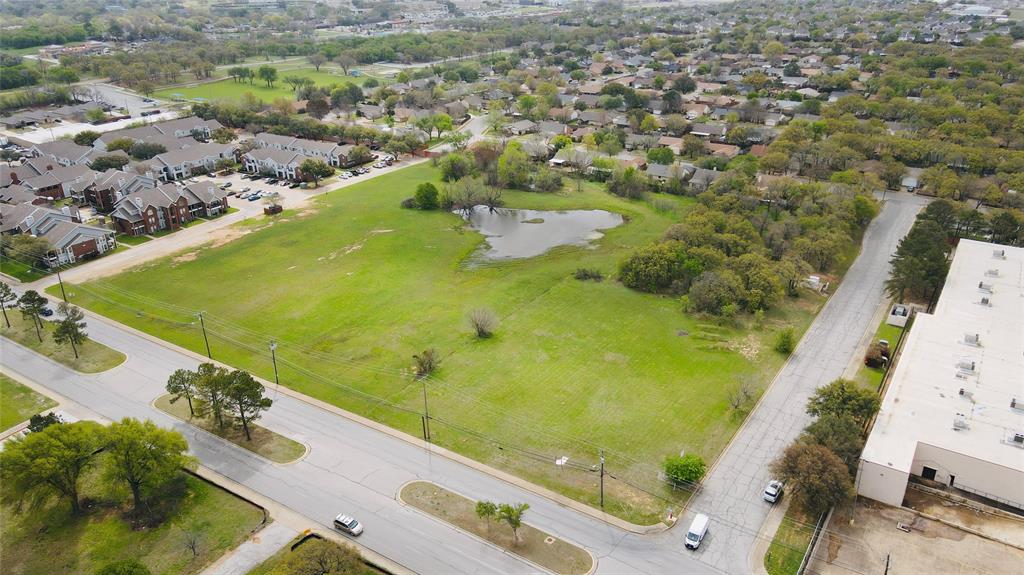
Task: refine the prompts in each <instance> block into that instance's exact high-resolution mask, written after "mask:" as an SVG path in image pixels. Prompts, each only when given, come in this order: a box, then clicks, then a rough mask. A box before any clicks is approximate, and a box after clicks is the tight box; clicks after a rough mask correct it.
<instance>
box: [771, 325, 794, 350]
mask: <svg viewBox="0 0 1024 575" xmlns="http://www.w3.org/2000/svg"><path fill="white" fill-rule="evenodd" d="M794 348H796V335H795V334H794V333H793V328H786V329H784V330H782V331H780V332H779V334H778V335H776V336H775V351H777V352H779V353H781V354H782V355H789V354H791V353H793V349H794Z"/></svg>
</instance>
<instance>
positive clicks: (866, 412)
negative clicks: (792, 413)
mask: <svg viewBox="0 0 1024 575" xmlns="http://www.w3.org/2000/svg"><path fill="white" fill-rule="evenodd" d="M878 406H879V399H878V394H877V393H875V392H873V391H871V390H870V389H861V388H860V387H858V386H857V384H856V383H854V382H852V381H850V380H848V379H842V378H840V379H837V380H835V381H833V382H831V383H829V384H828V385H823V386H821V387H819V388H818V389H816V390H815V391H814V393H813V394H812V395H811V397H810V399H808V400H807V413H808V414H810V415H813V416H814V417H822V416H825V415H836V416H849V417H851V418H853V420H854V421H856V422H857V424H858V425H864V424H865V423H867V421H868V420H869V419H871V416H873V415H874V414H875V413H876V412H877V411H878Z"/></svg>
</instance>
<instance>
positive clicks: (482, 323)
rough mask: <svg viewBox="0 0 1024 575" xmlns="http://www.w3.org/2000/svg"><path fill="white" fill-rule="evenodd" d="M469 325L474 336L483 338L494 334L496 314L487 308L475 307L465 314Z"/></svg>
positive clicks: (496, 324) (496, 321) (496, 323)
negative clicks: (474, 333)
mask: <svg viewBox="0 0 1024 575" xmlns="http://www.w3.org/2000/svg"><path fill="white" fill-rule="evenodd" d="M467 318H468V319H469V326H470V327H472V328H473V331H475V332H476V336H477V337H479V338H481V339H485V338H488V337H491V336H492V335H494V330H495V329H496V328H497V327H498V316H497V315H496V314H495V313H494V312H493V311H491V310H489V309H487V308H483V307H481V308H477V309H474V310H472V311H470V312H469V314H468V315H467Z"/></svg>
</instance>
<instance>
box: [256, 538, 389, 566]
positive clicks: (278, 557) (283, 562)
mask: <svg viewBox="0 0 1024 575" xmlns="http://www.w3.org/2000/svg"><path fill="white" fill-rule="evenodd" d="M293 547H294V549H292V548H293ZM310 547H313V548H314V549H316V548H318V547H339V545H338V544H337V543H335V542H334V541H329V540H327V539H319V538H318V537H316V536H303V535H300V536H299V537H297V538H295V539H294V540H292V541H291V542H290V543H289V544H288V545H285V546H284V547H283V548H281V550H280V551H278V552H277V553H274V554H273V555H271V556H270V558H269V559H267V560H266V561H264V562H263V563H260V564H259V565H257V566H256V568H255V569H253V570H252V571H249V572H248V573H247V574H246V575H294V572H293V571H291V570H290V569H289V565H288V560H289V559H290V558H291V557H292V556H293V555H295V554H296V553H301V552H302V551H303V550H306V549H309V548H310ZM348 547H351V546H348ZM352 553H355V554H356V555H358V554H359V552H358V551H356V550H354V549H353V550H352ZM314 554H315V551H314ZM331 573H332V575H384V571H381V570H380V569H377V568H375V567H373V566H371V565H367V564H365V563H364V564H362V565H360V566H357V567H355V568H354V569H350V570H348V571H344V572H342V573H336V572H334V571H332V572H331Z"/></svg>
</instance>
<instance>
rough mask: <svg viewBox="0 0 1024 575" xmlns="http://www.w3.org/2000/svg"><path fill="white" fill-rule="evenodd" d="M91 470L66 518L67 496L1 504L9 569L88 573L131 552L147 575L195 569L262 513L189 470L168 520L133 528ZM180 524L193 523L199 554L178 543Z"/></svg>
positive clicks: (28, 573)
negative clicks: (79, 507) (81, 506)
mask: <svg viewBox="0 0 1024 575" xmlns="http://www.w3.org/2000/svg"><path fill="white" fill-rule="evenodd" d="M98 476H99V474H98V473H96V472H93V473H91V476H90V477H89V478H88V479H87V480H86V481H85V484H84V485H83V490H82V495H83V498H84V499H85V500H86V501H88V503H89V509H88V511H87V513H86V514H85V515H84V516H82V517H73V516H71V514H70V506H69V505H68V504H67V502H61V503H56V502H54V503H51V504H48V505H46V506H44V507H42V508H40V509H32V510H28V509H22V510H21V511H18V510H17V509H16V508H15V507H14V506H13V505H3V506H2V507H0V519H2V521H0V534H2V538H0V549H2V552H3V553H2V554H3V572H4V573H5V574H8V575H63V574H67V575H78V574H91V573H95V572H96V571H97V570H98V569H99V568H101V567H103V566H104V565H106V564H107V563H111V562H114V561H118V560H122V559H129V558H134V559H138V560H139V561H141V562H142V563H144V564H145V565H146V566H147V567H149V569H150V571H151V572H152V573H153V575H188V574H192V573H199V572H200V571H202V569H203V567H205V566H206V565H209V564H210V563H212V562H213V561H215V560H216V559H217V558H218V557H220V556H221V555H223V554H224V553H225V552H227V551H228V550H229V549H233V548H234V547H235V546H237V545H238V544H239V543H241V542H242V541H243V540H244V539H245V538H246V537H247V536H248V535H249V533H250V532H251V531H252V530H253V529H256V528H257V527H258V526H259V525H260V523H261V521H262V520H263V512H262V511H261V510H260V509H259V508H257V507H255V506H253V505H251V504H249V503H246V502H245V501H242V500H241V499H239V498H237V497H235V496H234V495H232V494H230V493H227V492H225V491H223V490H221V489H219V488H217V487H214V486H212V485H210V484H208V483H206V482H205V481H202V480H199V479H196V478H194V477H191V476H186V477H184V478H183V481H182V483H181V485H180V486H179V490H180V493H179V494H178V495H177V497H176V499H174V500H173V501H175V502H176V503H175V504H174V506H173V507H172V508H171V509H169V510H167V512H168V513H169V514H170V517H171V519H169V520H166V521H164V522H163V523H162V524H160V525H158V526H156V527H147V528H139V529H134V528H132V525H131V524H130V523H129V522H128V520H127V519H126V518H125V517H124V507H123V504H122V503H121V502H122V501H126V499H125V497H121V495H123V494H119V495H118V496H117V497H116V498H115V497H111V495H110V494H109V493H108V491H109V486H107V485H104V484H103V482H102V481H101V479H100V478H99V477H98ZM184 527H189V528H192V527H198V528H200V531H201V533H202V535H201V536H200V539H199V546H198V555H197V556H196V557H194V558H193V556H192V552H191V551H190V550H189V549H188V548H187V547H186V546H185V535H184V533H183V530H182V529H183V528H184Z"/></svg>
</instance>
